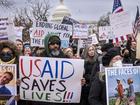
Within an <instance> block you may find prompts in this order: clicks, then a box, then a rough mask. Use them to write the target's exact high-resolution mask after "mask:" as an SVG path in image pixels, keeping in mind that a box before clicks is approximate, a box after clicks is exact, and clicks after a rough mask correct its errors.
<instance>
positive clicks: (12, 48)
mask: <svg viewBox="0 0 140 105" xmlns="http://www.w3.org/2000/svg"><path fill="white" fill-rule="evenodd" d="M0 45H1V47H0V64H17V62H18V52H17V47H16V45H15V43H13V42H12V41H9V40H3V41H0ZM13 97H14V96H13ZM13 99H14V98H13ZM9 105H15V100H13V101H11V103H10V104H9Z"/></svg>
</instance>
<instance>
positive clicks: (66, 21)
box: [61, 16, 79, 25]
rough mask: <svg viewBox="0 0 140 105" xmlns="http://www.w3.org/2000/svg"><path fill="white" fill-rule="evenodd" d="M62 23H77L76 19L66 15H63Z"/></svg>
mask: <svg viewBox="0 0 140 105" xmlns="http://www.w3.org/2000/svg"><path fill="white" fill-rule="evenodd" d="M61 23H62V24H69V25H73V24H79V22H78V21H76V20H74V19H72V18H70V17H68V16H64V17H63V20H62V22H61Z"/></svg>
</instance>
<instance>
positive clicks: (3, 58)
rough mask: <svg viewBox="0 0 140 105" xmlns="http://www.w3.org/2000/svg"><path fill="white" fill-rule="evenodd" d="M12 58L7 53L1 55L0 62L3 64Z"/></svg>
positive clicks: (10, 54) (11, 55)
mask: <svg viewBox="0 0 140 105" xmlns="http://www.w3.org/2000/svg"><path fill="white" fill-rule="evenodd" d="M12 58H13V54H12V53H8V52H4V53H1V60H2V61H4V62H8V61H10V60H11V59H12Z"/></svg>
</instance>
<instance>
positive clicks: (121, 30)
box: [109, 12, 133, 40]
mask: <svg viewBox="0 0 140 105" xmlns="http://www.w3.org/2000/svg"><path fill="white" fill-rule="evenodd" d="M130 17H131V16H130V14H129V13H128V12H120V13H117V14H111V15H110V17H109V18H110V25H111V27H112V29H113V35H115V38H120V37H122V36H123V37H125V36H126V35H129V34H132V33H133V31H132V22H131V19H130ZM124 39H125V40H126V38H124Z"/></svg>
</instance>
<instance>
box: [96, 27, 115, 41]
mask: <svg viewBox="0 0 140 105" xmlns="http://www.w3.org/2000/svg"><path fill="white" fill-rule="evenodd" d="M113 36H114V35H113V32H112V27H111V26H101V27H99V40H100V41H102V40H106V41H108V39H114V37H113Z"/></svg>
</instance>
